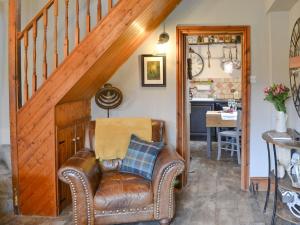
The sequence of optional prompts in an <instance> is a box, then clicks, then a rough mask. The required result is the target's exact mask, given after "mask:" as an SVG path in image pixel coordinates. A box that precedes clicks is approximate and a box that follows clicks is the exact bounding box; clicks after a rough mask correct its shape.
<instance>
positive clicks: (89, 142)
mask: <svg viewBox="0 0 300 225" xmlns="http://www.w3.org/2000/svg"><path fill="white" fill-rule="evenodd" d="M95 127H96V121H90V122H89V124H88V127H87V129H86V134H85V139H86V143H85V148H88V149H91V150H93V151H95ZM152 141H154V142H161V141H163V142H164V143H165V144H166V135H165V123H164V121H162V120H154V119H152ZM121 164H122V160H121V159H113V160H103V161H101V162H100V166H101V169H102V171H113V170H117V169H119V167H120V166H121Z"/></svg>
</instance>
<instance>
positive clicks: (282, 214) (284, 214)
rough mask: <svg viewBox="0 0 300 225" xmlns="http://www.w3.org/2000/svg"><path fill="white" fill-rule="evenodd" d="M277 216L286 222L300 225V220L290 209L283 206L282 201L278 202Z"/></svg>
mask: <svg viewBox="0 0 300 225" xmlns="http://www.w3.org/2000/svg"><path fill="white" fill-rule="evenodd" d="M276 215H277V216H278V217H279V218H281V219H283V220H285V221H289V222H290V223H294V224H300V219H298V218H297V217H295V216H294V215H293V214H292V213H291V212H290V210H289V209H288V207H287V206H286V205H285V204H283V203H282V202H281V201H278V202H277V211H276Z"/></svg>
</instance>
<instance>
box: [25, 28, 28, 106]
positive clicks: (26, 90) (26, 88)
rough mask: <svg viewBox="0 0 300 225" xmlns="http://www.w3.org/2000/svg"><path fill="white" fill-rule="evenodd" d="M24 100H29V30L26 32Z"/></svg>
mask: <svg viewBox="0 0 300 225" xmlns="http://www.w3.org/2000/svg"><path fill="white" fill-rule="evenodd" d="M24 73H25V76H24V100H25V102H27V101H28V98H29V93H28V32H27V31H26V32H25V33H24Z"/></svg>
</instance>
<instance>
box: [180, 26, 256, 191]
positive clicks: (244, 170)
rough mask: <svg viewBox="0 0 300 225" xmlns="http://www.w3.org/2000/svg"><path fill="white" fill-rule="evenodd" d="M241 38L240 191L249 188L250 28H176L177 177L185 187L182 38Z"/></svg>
mask: <svg viewBox="0 0 300 225" xmlns="http://www.w3.org/2000/svg"><path fill="white" fill-rule="evenodd" d="M217 33H222V34H224V33H228V34H241V35H242V54H241V55H242V81H241V82H242V91H241V94H242V108H243V116H242V130H243V135H242V146H241V147H242V149H243V150H242V154H241V189H242V190H244V191H246V190H248V187H249V137H250V123H249V121H250V70H251V61H250V60H251V57H250V26H177V27H176V54H177V63H176V80H177V84H176V106H177V109H176V111H177V114H176V117H177V118H176V122H177V139H176V150H177V152H178V153H179V154H180V155H181V156H182V157H183V159H184V160H185V170H184V172H183V174H182V176H181V177H180V179H181V184H182V185H183V186H184V185H186V184H187V182H188V171H189V165H190V149H189V146H188V137H187V134H188V132H187V109H186V103H187V102H186V101H187V97H186V96H187V90H186V84H187V79H186V73H185V71H186V68H185V63H184V61H185V56H186V52H185V47H184V46H185V37H186V36H187V35H199V34H217Z"/></svg>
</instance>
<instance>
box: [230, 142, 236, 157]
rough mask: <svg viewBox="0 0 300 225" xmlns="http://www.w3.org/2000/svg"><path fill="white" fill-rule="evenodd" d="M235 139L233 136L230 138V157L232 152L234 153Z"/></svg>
mask: <svg viewBox="0 0 300 225" xmlns="http://www.w3.org/2000/svg"><path fill="white" fill-rule="evenodd" d="M234 142H235V140H234V138H232V139H231V154H230V156H231V157H232V156H233V153H234V146H235V143H234Z"/></svg>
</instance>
